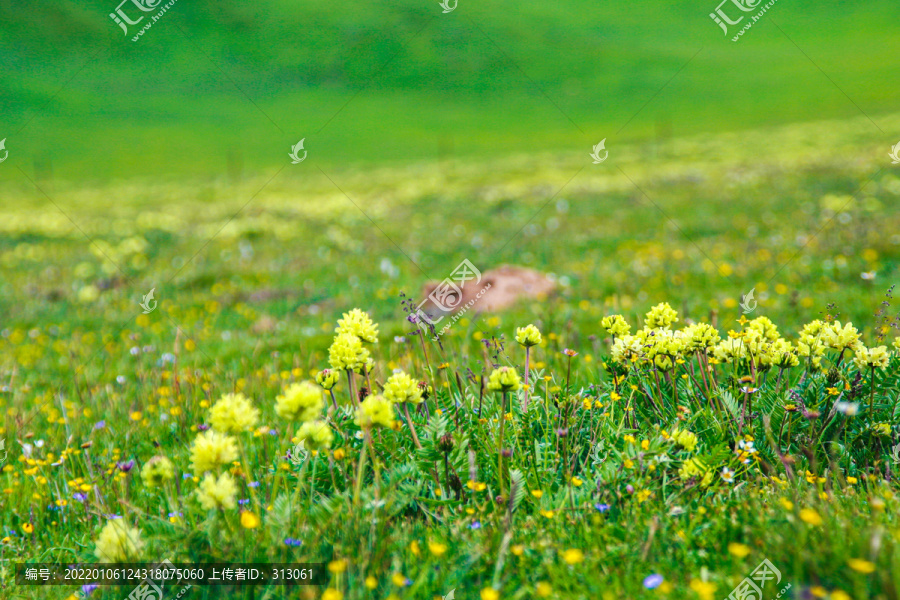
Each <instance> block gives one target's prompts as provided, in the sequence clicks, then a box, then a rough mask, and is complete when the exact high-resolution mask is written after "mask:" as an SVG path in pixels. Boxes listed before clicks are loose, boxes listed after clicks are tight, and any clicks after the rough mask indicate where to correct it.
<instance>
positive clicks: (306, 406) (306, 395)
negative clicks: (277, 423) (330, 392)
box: [275, 381, 325, 422]
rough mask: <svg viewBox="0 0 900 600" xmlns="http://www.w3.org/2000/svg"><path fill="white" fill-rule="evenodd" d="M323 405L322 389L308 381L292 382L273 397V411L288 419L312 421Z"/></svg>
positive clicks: (317, 415) (316, 417)
mask: <svg viewBox="0 0 900 600" xmlns="http://www.w3.org/2000/svg"><path fill="white" fill-rule="evenodd" d="M324 405H325V399H324V397H323V396H322V390H321V389H320V388H319V387H317V386H316V385H315V384H314V383H312V382H310V381H301V382H300V383H292V384H291V385H289V386H288V388H287V389H286V390H284V393H283V394H281V395H279V396H277V397H276V398H275V413H276V414H277V415H278V416H279V417H281V418H282V419H287V420H288V421H303V422H305V421H314V420H316V419H318V418H319V415H320V414H321V412H322V407H323V406H324Z"/></svg>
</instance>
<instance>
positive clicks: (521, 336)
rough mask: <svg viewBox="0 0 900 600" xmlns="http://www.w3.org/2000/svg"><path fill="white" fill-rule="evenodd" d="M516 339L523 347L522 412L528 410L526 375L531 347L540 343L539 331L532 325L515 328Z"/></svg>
mask: <svg viewBox="0 0 900 600" xmlns="http://www.w3.org/2000/svg"><path fill="white" fill-rule="evenodd" d="M516 341H517V342H519V344H520V345H522V346H524V347H525V394H524V395H523V401H522V412H528V395H529V393H530V392H531V387H530V386H529V385H528V375H529V371H530V370H531V347H532V346H537V345H538V344H540V343H541V332H540V331H538V328H537V327H535V326H534V325H527V326H525V327H519V328H518V329H516Z"/></svg>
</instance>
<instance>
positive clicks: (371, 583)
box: [366, 575, 378, 590]
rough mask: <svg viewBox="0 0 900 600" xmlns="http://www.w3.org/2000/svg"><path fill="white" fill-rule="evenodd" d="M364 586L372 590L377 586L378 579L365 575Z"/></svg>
mask: <svg viewBox="0 0 900 600" xmlns="http://www.w3.org/2000/svg"><path fill="white" fill-rule="evenodd" d="M366 587H367V588H369V589H370V590H374V589H375V588H377V587H378V580H377V579H375V578H374V577H372V576H371V575H369V576H368V577H366Z"/></svg>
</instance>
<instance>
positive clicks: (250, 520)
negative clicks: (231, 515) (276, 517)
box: [241, 510, 259, 529]
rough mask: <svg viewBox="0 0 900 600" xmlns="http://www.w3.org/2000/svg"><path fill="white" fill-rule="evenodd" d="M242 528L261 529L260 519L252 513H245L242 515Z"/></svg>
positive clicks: (246, 511) (247, 511)
mask: <svg viewBox="0 0 900 600" xmlns="http://www.w3.org/2000/svg"><path fill="white" fill-rule="evenodd" d="M241 527H243V528H244V529H256V528H257V527H259V517H257V516H256V513H254V512H252V511H249V510H245V511H243V512H242V513H241Z"/></svg>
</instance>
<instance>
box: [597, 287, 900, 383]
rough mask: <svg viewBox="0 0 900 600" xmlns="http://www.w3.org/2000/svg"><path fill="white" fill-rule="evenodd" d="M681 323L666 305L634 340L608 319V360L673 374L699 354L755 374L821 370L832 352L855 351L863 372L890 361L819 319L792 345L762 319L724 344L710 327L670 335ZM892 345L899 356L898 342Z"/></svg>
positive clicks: (849, 329) (845, 329)
mask: <svg viewBox="0 0 900 600" xmlns="http://www.w3.org/2000/svg"><path fill="white" fill-rule="evenodd" d="M677 321H678V315H677V313H676V312H675V311H674V310H673V309H672V307H671V306H669V305H668V304H666V303H663V304H658V305H656V306H654V307H653V308H652V309H650V311H649V312H648V313H647V316H646V320H645V323H646V326H645V327H644V328H643V329H639V330H638V331H636V332H635V333H634V335H631V334H630V333H629V331H630V328H629V326H628V323H626V322H625V319H624V318H623V317H622V316H621V315H610V316H608V317H604V318H603V320H602V321H601V325H602V326H603V328H604V329H605V330H606V331H607V332H608V333H609V334H610V335H612V336H613V344H612V348H611V349H610V358H611V359H612V361H613V362H615V363H617V364H620V365H628V364H636V365H638V366H642V367H648V366H652V367H654V368H656V369H658V370H660V371H669V370H672V369H673V368H674V367H675V366H676V365H677V364H679V362H681V361H685V360H688V359H689V358H690V357H691V356H693V355H694V354H698V353H699V354H705V355H706V356H708V357H709V358H710V362H712V363H713V364H715V363H733V362H736V361H747V362H752V363H753V365H754V367H755V368H756V370H757V372H763V371H766V370H768V369H771V368H773V367H774V368H777V369H790V368H793V367H796V366H798V365H799V364H800V363H801V359H805V360H804V361H803V362H805V363H807V364H809V366H810V367H811V368H812V369H814V370H819V369H821V368H822V364H821V361H822V357H823V356H824V355H825V352H826V351H827V350H828V349H834V350H838V351H840V352H841V353H843V352H844V351H846V350H851V351H853V352H854V354H855V358H854V364H855V365H856V366H857V368H859V369H876V368H878V369H884V368H886V367H887V366H888V363H889V362H890V353H889V352H888V349H887V347H886V346H877V347H874V348H866V347H865V346H864V345H863V344H862V342H861V341H860V333H859V331H858V330H857V329H856V328H855V327H853V324H852V323H846V324H841V322H840V321H835V322H834V323H825V322H823V321H821V320H818V319H817V320H814V321H812V322H810V323H807V324H806V325H805V326H804V327H803V329H802V330H801V331H800V335H799V337H798V339H797V342H796V343H792V342H790V341H788V340H786V339H784V338H783V337H781V334H780V333H779V331H778V327H777V326H776V325H775V324H774V323H773V322H772V321H771V320H770V319H769V318H768V317H763V316H760V317H757V318H755V319H753V320H751V321H748V320H746V319H744V318H742V319H741V321H740V322H741V324H742V325H745V326H744V327H742V329H741V330H740V331H729V332H728V337H727V338H725V339H722V338H721V336H720V335H719V332H718V331H716V329H715V328H714V327H712V326H711V325H708V324H706V323H692V324H690V325H687V326H686V327H684V328H683V329H681V330H672V329H671V325H672V324H673V323H675V322H677ZM893 345H894V347H895V348H896V349H897V350H898V352H900V338H897V340H896V341H894V344H893Z"/></svg>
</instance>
